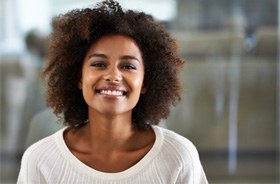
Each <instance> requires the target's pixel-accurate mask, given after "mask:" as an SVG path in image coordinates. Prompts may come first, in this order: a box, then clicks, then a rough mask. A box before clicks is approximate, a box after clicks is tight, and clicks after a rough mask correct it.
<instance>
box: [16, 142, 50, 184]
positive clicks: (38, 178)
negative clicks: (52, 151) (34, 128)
mask: <svg viewBox="0 0 280 184" xmlns="http://www.w3.org/2000/svg"><path fill="white" fill-rule="evenodd" d="M41 145H42V143H41V142H39V143H38V142H37V143H35V144H33V145H32V146H30V147H29V148H28V149H27V150H26V151H25V152H24V154H23V156H22V159H21V166H20V171H19V175H18V178H17V184H38V183H44V182H45V180H44V176H43V175H42V173H41V172H40V169H39V167H38V162H39V160H40V156H41V153H42V152H41V151H42V150H40V148H39V147H42V146H41Z"/></svg>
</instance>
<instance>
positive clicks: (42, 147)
mask: <svg viewBox="0 0 280 184" xmlns="http://www.w3.org/2000/svg"><path fill="white" fill-rule="evenodd" d="M62 130H63V129H61V130H59V131H57V132H56V133H54V134H52V135H50V136H48V137H45V138H43V139H41V140H39V141H37V142H36V143H34V144H32V145H31V146H29V147H28V148H27V149H26V150H25V152H24V154H23V157H22V165H28V164H35V163H37V162H39V160H42V159H44V157H46V156H49V155H50V153H51V152H53V151H55V150H56V147H57V143H56V136H57V134H60V133H62V132H61V131H62Z"/></svg>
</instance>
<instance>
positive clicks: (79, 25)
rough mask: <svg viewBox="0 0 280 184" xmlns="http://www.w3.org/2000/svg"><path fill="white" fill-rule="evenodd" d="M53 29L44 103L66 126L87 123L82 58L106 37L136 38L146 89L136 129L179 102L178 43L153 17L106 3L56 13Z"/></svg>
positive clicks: (134, 119)
mask: <svg viewBox="0 0 280 184" xmlns="http://www.w3.org/2000/svg"><path fill="white" fill-rule="evenodd" d="M52 26H53V32H52V33H51V35H50V37H49V50H48V54H47V58H48V62H47V65H46V68H45V70H44V71H43V77H44V79H45V80H46V85H47V104H48V106H50V107H51V108H53V110H54V113H55V114H56V115H63V120H64V124H65V125H67V126H70V127H79V126H81V125H83V124H84V123H85V122H86V121H87V120H88V105H87V104H86V102H85V101H84V99H83V95H82V91H81V90H80V89H79V87H78V83H79V81H80V79H81V70H82V64H83V59H84V57H85V54H86V53H87V51H88V49H89V48H90V46H91V45H92V44H93V43H95V42H96V41H97V40H98V39H100V38H101V37H102V36H105V35H107V34H121V35H125V36H128V37H130V38H132V39H134V40H135V42H136V43H137V45H138V46H139V48H140V50H141V52H142V56H143V61H144V66H145V76H144V83H145V85H146V86H148V90H147V92H146V93H145V94H143V95H141V97H140V99H139V101H138V103H137V105H136V106H135V107H134V109H133V111H132V122H133V124H134V127H136V128H137V129H140V130H143V129H146V128H147V127H148V125H149V124H158V123H159V122H160V120H161V119H164V118H167V117H168V115H169V112H170V108H171V106H172V105H175V104H176V103H177V102H178V101H179V100H180V96H181V85H180V82H179V78H178V73H179V71H180V69H181V68H182V66H183V63H184V62H183V60H182V59H181V58H179V57H178V55H177V44H176V41H175V40H174V39H173V38H171V36H170V34H169V33H167V32H166V31H165V29H164V27H163V26H161V25H160V24H159V23H158V22H156V21H155V20H154V19H153V17H152V16H150V15H148V14H145V13H143V12H137V11H132V10H126V11H124V10H122V8H121V6H120V5H119V3H118V2H116V1H113V0H106V1H103V2H101V3H99V4H97V6H95V7H94V8H85V9H75V10H72V11H70V12H68V13H66V14H63V15H59V16H57V17H55V18H54V19H53V21H52Z"/></svg>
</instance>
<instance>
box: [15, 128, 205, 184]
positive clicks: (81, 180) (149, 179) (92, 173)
mask: <svg viewBox="0 0 280 184" xmlns="http://www.w3.org/2000/svg"><path fill="white" fill-rule="evenodd" d="M64 130H65V129H61V130H59V131H58V132H57V133H55V134H53V135H51V136H49V137H47V138H44V139H42V140H41V141H39V142H37V143H35V144H33V145H32V146H31V147H29V148H28V149H27V150H26V151H25V153H24V155H23V158H22V163H21V169H20V173H19V177H18V182H17V183H18V184H44V183H49V184H62V183H65V184H71V183H78V184H88V183H91V184H175V183H176V184H188V183H191V184H204V183H208V182H207V180H206V177H205V174H204V171H203V168H202V166H201V163H200V160H199V156H198V153H197V150H196V148H195V147H194V145H193V144H192V143H191V142H190V141H189V140H187V139H186V138H184V137H182V136H180V135H178V134H176V133H174V132H172V131H169V130H166V129H163V128H160V127H158V126H153V130H154V132H155V135H156V140H155V143H154V145H153V147H152V148H151V150H150V151H149V152H148V153H147V154H146V155H145V157H144V158H142V160H140V161H139V162H138V163H137V164H135V165H134V166H133V167H131V168H129V169H127V170H125V171H122V172H118V173H105V172H100V171H97V170H95V169H93V168H90V167H88V166H87V165H85V164H84V163H82V162H81V161H80V160H78V159H77V158H76V157H75V156H74V155H73V154H72V153H71V152H70V150H69V149H68V148H67V146H66V144H65V141H64V138H63V131H64Z"/></svg>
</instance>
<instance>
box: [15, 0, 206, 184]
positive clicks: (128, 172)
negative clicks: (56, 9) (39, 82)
mask: <svg viewBox="0 0 280 184" xmlns="http://www.w3.org/2000/svg"><path fill="white" fill-rule="evenodd" d="M53 28H54V30H53V33H52V34H51V36H50V45H49V46H50V48H49V51H48V52H49V53H48V59H49V63H48V65H47V67H46V69H45V71H44V76H45V79H46V80H47V87H48V90H47V102H48V105H49V106H50V107H52V108H53V109H54V113H55V114H57V115H62V116H63V120H64V123H65V125H67V126H68V128H65V129H62V130H60V131H58V132H57V133H55V134H54V135H51V136H49V137H47V138H45V139H43V140H41V141H39V142H37V143H35V144H34V145H32V146H31V147H30V148H29V149H28V150H27V151H26V152H25V154H24V156H23V159H22V165H21V171H20V174H19V178H18V183H28V184H30V183H104V184H107V183H108V184H109V183H110V184H115V183H122V184H125V183H133V184H137V183H141V184H143V183H155V184H159V183H167V184H170V183H207V180H206V178H205V175H204V171H203V169H202V166H201V163H200V161H199V156H198V153H197V151H196V149H195V147H194V146H193V144H192V143H191V142H190V141H188V140H187V139H186V138H183V137H182V136H179V135H178V134H176V133H174V132H171V131H169V130H165V129H163V128H160V127H158V126H156V125H157V124H158V123H159V121H160V119H162V118H167V116H168V114H169V111H170V107H171V105H175V104H176V103H177V102H178V101H179V100H180V83H179V80H178V72H179V70H180V69H181V68H182V65H183V61H182V60H181V59H180V58H178V56H177V51H176V43H175V41H174V40H173V39H172V38H171V37H170V35H169V34H168V33H167V32H166V31H165V30H164V29H163V28H162V27H161V26H160V25H159V24H158V23H156V22H155V21H154V20H153V18H152V17H151V16H149V15H147V14H145V13H142V12H135V11H131V10H128V11H123V10H122V8H121V6H120V5H119V4H118V3H117V2H115V1H112V0H109V1H103V2H102V3H101V4H98V6H97V7H96V8H93V9H89V8H87V9H81V10H73V11H71V12H68V13H66V14H65V15H60V16H58V17H56V18H55V19H54V20H53Z"/></svg>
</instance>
